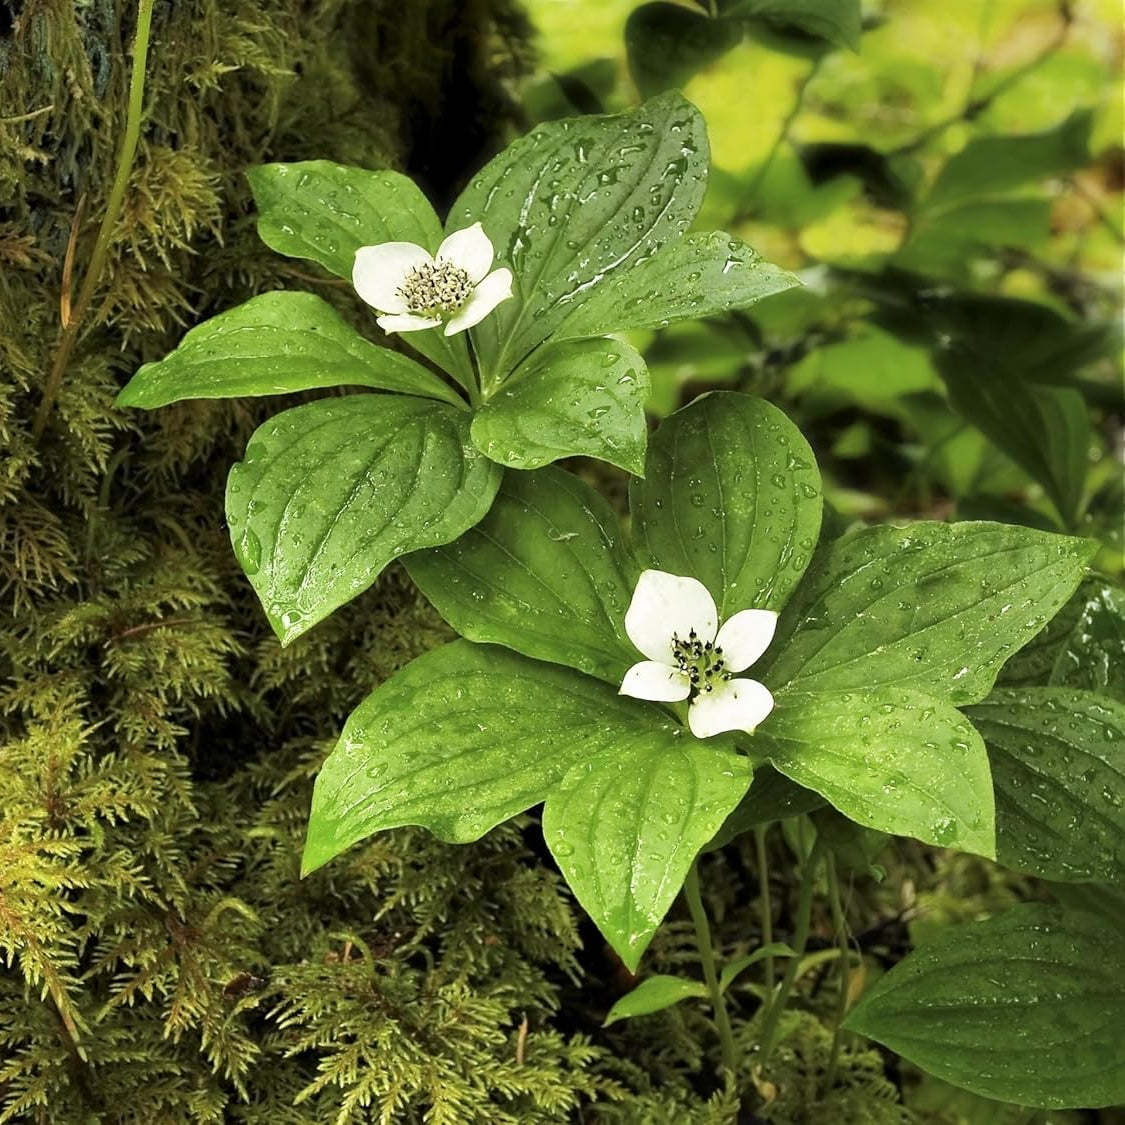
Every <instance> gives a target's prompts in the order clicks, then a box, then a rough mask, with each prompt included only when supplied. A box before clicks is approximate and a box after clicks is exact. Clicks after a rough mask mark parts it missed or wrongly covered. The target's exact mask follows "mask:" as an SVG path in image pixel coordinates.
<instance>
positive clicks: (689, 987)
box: [602, 973, 707, 1027]
mask: <svg viewBox="0 0 1125 1125" xmlns="http://www.w3.org/2000/svg"><path fill="white" fill-rule="evenodd" d="M706 995H707V989H706V987H705V986H704V984H703V982H702V981H698V980H688V979H687V978H686V977H670V976H666V975H665V974H663V973H658V974H657V975H656V976H652V977H645V979H644V980H643V981H641V983H640V984H638V985H637V987H636V988H634V989H633V991H632V992H628V993H626V994H625V995H624V996H622V997H621V999H620V1000H618V1001H617V1003H616V1004H614V1005H613V1007H612V1008H610V1010H609V1014H608V1015H607V1016H606V1018H605V1019H604V1020H603V1021H602V1027H609V1025H610V1024H613V1023H617V1021H618V1020H628V1019H634V1018H636V1017H637V1016H650V1015H652V1013H653V1012H662V1011H664V1009H665V1008H670V1007H672V1005H673V1004H678V1003H679V1002H680V1001H681V1000H689V999H691V998H693V997H705V996H706Z"/></svg>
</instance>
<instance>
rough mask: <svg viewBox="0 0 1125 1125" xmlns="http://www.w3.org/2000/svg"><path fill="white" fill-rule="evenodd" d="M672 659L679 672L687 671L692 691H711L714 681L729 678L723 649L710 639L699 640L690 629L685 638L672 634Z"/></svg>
mask: <svg viewBox="0 0 1125 1125" xmlns="http://www.w3.org/2000/svg"><path fill="white" fill-rule="evenodd" d="M672 659H673V661H674V662H675V664H676V667H677V668H679V670H680V671H681V672H685V673H687V677H688V679H689V680H690V681H691V690H692V691H693V692H701V691H713V690H714V686H715V684H716V683H720V684H721V683H722V682H723V681H724V680H729V679H730V676H731V674H730V672H728V671H727V662H726V660H725V659H724V658H723V650H722V649H721V648H719V647H718V646H717V645H714V644H712V643H711V642H710V641H701V640H700V639H699V637H698V635H697V634H696V632H695V630H694V629H692V631H691V632H690V633H688V635H687V640H686V641H685V640H681V639H680V636H679V634H678V633H673V634H672Z"/></svg>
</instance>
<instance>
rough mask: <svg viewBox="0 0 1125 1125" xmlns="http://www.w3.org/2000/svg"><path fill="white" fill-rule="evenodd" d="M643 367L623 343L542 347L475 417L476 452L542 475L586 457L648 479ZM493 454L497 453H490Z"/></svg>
mask: <svg viewBox="0 0 1125 1125" xmlns="http://www.w3.org/2000/svg"><path fill="white" fill-rule="evenodd" d="M647 393H648V371H647V369H646V367H645V364H644V360H643V359H641V357H640V356H639V355H638V354H637V352H635V351H634V350H633V349H632V348H631V347H630V346H629V345H628V344H626V343H624V342H622V341H620V340H572V341H568V342H565V343H562V344H549V345H547V346H546V347H543V348H540V349H539V350H538V351H537V352H535V353H534V355H533V356H532V357H531V359H530V360H529V361H528V363H527V364H526V365H525V366H524V367H523V368H521V369H520V370H519V371H517V372H516V373H515V375H514V376H513V378H512V379H511V380H510V381H509V382H508V383H506V384H505V385H504V386H503V387H502V388H501V389H500V391H499V392H498V393H497V394H495V395H493V396H492V397H491V398H489V399H488V400H487V401H486V402H485V404H484V405H483V406H482V407H481V408H480V410H479V411H478V412H477V414H476V416H475V417H474V418H473V424H472V435H473V441H474V442H476V445H477V448H478V449H479V450H480V451H481V452H482V453H484V454H485V455H486V456H490V457H494V456H495V450H496V449H497V448H503V449H505V450H506V452H507V456H506V457H505V461H504V463H505V464H508V465H511V466H513V467H514V468H518V469H537V468H539V467H540V466H541V465H547V464H549V463H550V462H552V461H557V460H559V459H560V458H562V457H572V456H575V455H586V456H589V457H598V458H601V459H602V460H603V461H608V462H610V464H613V465H618V466H620V467H621V468H623V469H626V470H627V471H628V472H631V473H637V474H639V473H642V472H644V459H645V442H646V438H647V430H646V428H645V415H644V403H645V396H646V395H647ZM490 451H491V452H490Z"/></svg>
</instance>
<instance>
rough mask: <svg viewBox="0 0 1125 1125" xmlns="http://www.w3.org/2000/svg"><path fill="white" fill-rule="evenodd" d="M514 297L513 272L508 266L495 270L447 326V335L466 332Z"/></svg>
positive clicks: (474, 291)
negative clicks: (503, 302) (498, 306)
mask: <svg viewBox="0 0 1125 1125" xmlns="http://www.w3.org/2000/svg"><path fill="white" fill-rule="evenodd" d="M511 295H512V271H511V270H510V269H508V268H507V267H506V266H505V267H503V268H502V269H498V270H493V271H492V273H490V274H489V275H488V277H486V278H485V279H484V281H482V282H481V283H480V284H479V285H478V286H477V287H476V288H475V289H474V290H473V291H472V293H471V294H470V296H469V299H468V300H467V301H466V302H465V303H464V304H463V305H462V306H461V307H460V308H459V309H458V310H457V313H456V315H455V316H454V317H453V319H452V320H450V322H449V323H448V324H447V325H446V326H445V334H446V335H447V336H452V335H453V334H454V333H455V332H464V331H465V329H466V328H472V326H473V325H474V324H479V323H480V322H481V321H482V320H484V318H485V317H486V316H488V314H489V313H490V312H492V310H493V309H494V308H496V306H497V305H498V304H500V302H501V301H506V300H507V299H508V298H509V297H510V296H511Z"/></svg>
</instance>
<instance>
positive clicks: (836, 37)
mask: <svg viewBox="0 0 1125 1125" xmlns="http://www.w3.org/2000/svg"><path fill="white" fill-rule="evenodd" d="M720 6H721V9H722V11H723V12H724V13H725V14H726V15H729V16H742V17H745V18H749V19H755V20H761V21H763V22H764V23H767V24H769V25H770V26H772V27H776V28H778V29H779V30H783V31H784V30H795V31H799V32H801V33H802V34H804V35H814V36H816V37H817V38H818V39H825V40H827V41H828V42H829V43H834V44H836V45H837V46H839V47H851V48H852V49H853V50H858V48H859V35H860V30H861V27H862V16H863V13H862V11H861V8H860V2H859V0H726V2H721V5H720Z"/></svg>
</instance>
